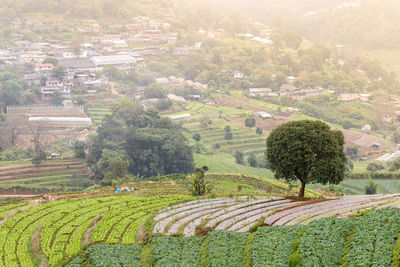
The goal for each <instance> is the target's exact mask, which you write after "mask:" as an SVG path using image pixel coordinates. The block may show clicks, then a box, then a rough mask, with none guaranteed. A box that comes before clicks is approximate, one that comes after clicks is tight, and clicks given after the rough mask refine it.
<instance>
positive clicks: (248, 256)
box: [69, 209, 400, 267]
mask: <svg viewBox="0 0 400 267" xmlns="http://www.w3.org/2000/svg"><path fill="white" fill-rule="evenodd" d="M399 237H400V211H399V210H397V209H381V210H376V211H372V212H369V213H367V214H365V215H363V216H361V217H351V218H346V219H338V218H324V219H320V220H316V221H314V222H312V223H311V224H309V225H307V226H306V225H296V226H272V227H259V228H257V229H256V230H255V231H254V232H253V233H234V232H229V231H212V232H209V233H208V234H207V235H206V236H202V237H191V238H181V237H175V236H167V237H155V238H153V239H152V240H151V241H150V242H149V243H148V244H147V245H145V246H141V245H134V246H128V247H121V245H118V246H115V247H113V246H104V245H96V246H94V247H90V248H89V249H88V250H87V251H86V256H85V258H81V257H79V258H77V259H75V262H78V263H79V264H75V265H72V264H71V265H69V266H86V265H88V264H90V263H94V264H95V266H111V265H105V264H104V263H109V264H110V263H113V264H115V265H114V266H168V267H169V266H245V267H249V266H257V267H264V266H399V264H400V257H399V256H400V254H399V253H400V249H399V248H400V239H399ZM128 249H130V250H131V253H129V254H127V250H128ZM100 251H102V252H103V253H99V252H100ZM95 252H97V253H95ZM94 254H95V255H94ZM125 257H129V260H130V261H129V262H125V263H124V262H123V260H124V259H125Z"/></svg>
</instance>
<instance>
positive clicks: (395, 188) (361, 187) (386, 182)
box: [340, 179, 400, 195]
mask: <svg viewBox="0 0 400 267" xmlns="http://www.w3.org/2000/svg"><path fill="white" fill-rule="evenodd" d="M369 182H370V181H369V180H366V179H353V180H344V181H343V182H341V183H340V184H341V185H342V186H343V189H344V192H345V193H346V194H352V195H359V194H365V187H366V186H367V185H368V184H369ZM373 182H374V183H375V184H376V192H377V193H378V194H393V193H398V192H400V180H395V179H382V180H381V179H374V180H373Z"/></svg>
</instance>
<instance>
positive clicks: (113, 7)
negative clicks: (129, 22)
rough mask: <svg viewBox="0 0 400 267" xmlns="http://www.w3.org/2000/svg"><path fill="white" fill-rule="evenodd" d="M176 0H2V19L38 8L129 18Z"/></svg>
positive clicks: (68, 13)
mask: <svg viewBox="0 0 400 267" xmlns="http://www.w3.org/2000/svg"><path fill="white" fill-rule="evenodd" d="M176 2H178V1H177V0H135V1H125V0H116V1H115V0H87V1H74V0H58V1H53V0H21V1H17V2H16V1H10V0H3V1H1V2H0V14H1V16H0V17H1V18H2V20H3V22H6V21H7V20H9V19H11V18H15V17H17V14H18V16H20V15H21V14H23V13H26V12H37V11H38V10H42V11H46V12H49V13H54V14H59V15H71V16H74V17H80V18H87V17H89V18H101V19H106V18H114V19H116V18H129V17H133V16H135V15H156V14H157V11H158V12H159V10H158V9H159V8H170V7H172V6H174V4H175V3H176Z"/></svg>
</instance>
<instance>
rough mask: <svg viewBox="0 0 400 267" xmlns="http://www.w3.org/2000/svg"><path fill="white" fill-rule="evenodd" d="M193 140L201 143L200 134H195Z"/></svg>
mask: <svg viewBox="0 0 400 267" xmlns="http://www.w3.org/2000/svg"><path fill="white" fill-rule="evenodd" d="M193 139H194V140H196V141H200V140H201V136H200V134H199V133H195V134H194V135H193Z"/></svg>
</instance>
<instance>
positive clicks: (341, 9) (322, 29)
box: [221, 0, 400, 49]
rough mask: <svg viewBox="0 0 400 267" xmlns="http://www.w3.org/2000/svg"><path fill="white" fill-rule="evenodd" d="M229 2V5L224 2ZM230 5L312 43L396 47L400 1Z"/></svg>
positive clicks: (287, 1) (289, 1)
mask: <svg viewBox="0 0 400 267" xmlns="http://www.w3.org/2000/svg"><path fill="white" fill-rule="evenodd" d="M221 1H222V2H224V0H221ZM229 3H232V2H231V1H229V2H228V1H225V2H224V4H226V5H229ZM343 3H345V4H343ZM232 5H235V6H237V7H240V9H242V10H247V11H248V12H249V13H250V15H251V16H255V17H257V18H258V19H259V20H260V21H262V22H265V23H268V24H272V25H274V26H278V27H286V28H288V29H290V30H296V31H298V32H299V33H300V34H301V35H303V36H304V37H306V38H308V39H310V40H311V41H313V42H316V43H328V42H329V43H330V44H344V45H351V46H355V47H363V48H367V49H382V48H389V49H392V48H399V47H400V42H399V38H400V35H399V34H398V33H399V28H400V27H399V26H400V15H399V13H398V12H397V10H398V9H399V7H400V2H399V1H396V0H364V1H332V0H323V1H315V0H307V1H296V0H285V1H269V0H257V1H247V2H246V1H245V2H243V1H236V2H233V3H232Z"/></svg>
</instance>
